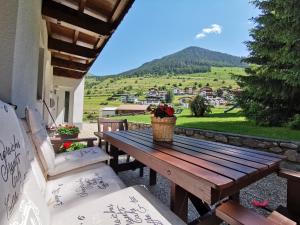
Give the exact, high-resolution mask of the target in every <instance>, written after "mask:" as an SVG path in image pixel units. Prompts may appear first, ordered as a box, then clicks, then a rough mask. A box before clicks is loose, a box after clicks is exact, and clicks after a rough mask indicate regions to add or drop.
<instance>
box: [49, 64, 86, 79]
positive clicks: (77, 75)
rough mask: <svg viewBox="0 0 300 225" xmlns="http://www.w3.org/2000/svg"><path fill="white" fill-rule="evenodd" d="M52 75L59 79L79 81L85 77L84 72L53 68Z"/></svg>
mask: <svg viewBox="0 0 300 225" xmlns="http://www.w3.org/2000/svg"><path fill="white" fill-rule="evenodd" d="M53 75H54V76H60V77H68V78H74V79H81V78H82V77H83V76H84V75H85V72H79V71H75V70H67V69H63V68H58V67H54V68H53Z"/></svg>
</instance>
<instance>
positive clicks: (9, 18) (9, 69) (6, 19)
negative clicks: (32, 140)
mask: <svg viewBox="0 0 300 225" xmlns="http://www.w3.org/2000/svg"><path fill="white" fill-rule="evenodd" d="M41 3H42V0H8V1H5V0H2V1H1V4H0V5H1V7H0V17H1V18H0V30H1V32H0V99H1V100H3V101H6V102H9V103H12V104H15V105H17V106H18V109H17V114H18V116H19V117H24V113H25V107H26V106H30V107H32V108H38V109H39V110H40V112H41V113H42V115H43V117H44V119H45V121H46V122H47V123H48V124H51V123H52V121H51V117H50V115H49V112H48V110H47V109H46V107H45V105H43V103H42V101H41V100H38V99H37V85H38V74H39V73H40V74H42V76H43V84H42V85H43V92H42V98H43V99H44V100H45V102H46V104H47V105H48V106H50V98H53V99H55V101H57V100H59V102H58V105H56V107H53V108H50V113H51V114H52V115H53V116H54V117H56V116H57V117H58V118H57V122H58V123H62V122H63V119H64V118H63V117H64V91H66V90H68V91H70V109H69V119H70V122H71V123H73V124H76V125H81V123H82V116H83V96H84V79H82V80H80V79H71V78H63V77H56V76H54V77H53V67H52V66H51V54H50V52H49V51H48V49H47V46H48V43H47V40H48V34H47V28H46V23H45V21H44V20H43V19H42V16H41ZM40 52H42V53H43V54H42V55H41V54H40ZM40 58H43V60H42V62H41V60H39V59H40ZM39 66H40V68H43V69H42V70H40V71H39ZM54 83H55V84H54ZM55 86H56V87H57V88H58V92H57V93H55V91H54V89H55Z"/></svg>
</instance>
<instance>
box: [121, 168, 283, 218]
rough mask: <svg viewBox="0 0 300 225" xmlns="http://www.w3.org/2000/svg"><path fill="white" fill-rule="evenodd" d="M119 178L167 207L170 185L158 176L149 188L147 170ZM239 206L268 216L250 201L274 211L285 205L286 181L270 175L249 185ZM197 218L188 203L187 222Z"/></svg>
mask: <svg viewBox="0 0 300 225" xmlns="http://www.w3.org/2000/svg"><path fill="white" fill-rule="evenodd" d="M119 176H120V178H121V179H122V181H123V182H124V183H125V184H126V185H127V186H132V185H140V184H142V185H146V186H147V188H148V189H149V190H150V192H151V193H152V194H153V195H155V196H156V197H157V198H158V199H160V200H161V201H162V202H163V203H164V204H166V205H168V206H169V204H170V203H169V199H170V183H169V181H168V180H167V179H166V178H164V177H162V176H160V175H158V177H157V184H156V185H155V186H149V185H148V181H149V169H148V168H145V172H144V177H139V170H135V171H125V172H121V173H119ZM240 199H241V204H242V205H244V206H246V207H247V208H252V209H254V210H255V211H257V212H258V213H260V214H263V215H268V212H267V211H266V210H262V209H257V208H253V206H252V204H251V200H253V199H256V200H259V201H262V200H265V199H268V200H269V202H270V203H269V208H270V209H272V210H274V209H276V208H277V207H278V206H279V205H284V206H285V204H286V181H285V179H282V178H280V177H278V176H277V175H276V174H271V175H269V176H267V177H265V178H263V179H261V180H260V181H258V182H256V183H253V184H251V185H249V186H248V187H246V188H244V189H242V190H241V193H240ZM197 217H199V215H198V213H197V211H196V210H195V208H194V207H193V206H192V204H191V203H190V202H189V210H188V220H189V221H192V220H194V219H196V218H197Z"/></svg>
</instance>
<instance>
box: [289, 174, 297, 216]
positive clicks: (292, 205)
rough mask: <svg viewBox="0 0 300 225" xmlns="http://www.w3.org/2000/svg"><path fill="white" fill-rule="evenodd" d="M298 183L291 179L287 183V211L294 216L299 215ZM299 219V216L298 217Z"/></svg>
mask: <svg viewBox="0 0 300 225" xmlns="http://www.w3.org/2000/svg"><path fill="white" fill-rule="evenodd" d="M299 191H300V182H299V181H295V180H292V179H288V181H287V209H288V211H289V212H290V213H292V214H294V215H300V194H299ZM299 217H300V216H299Z"/></svg>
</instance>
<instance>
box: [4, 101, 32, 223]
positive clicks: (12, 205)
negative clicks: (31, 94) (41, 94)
mask: <svg viewBox="0 0 300 225" xmlns="http://www.w3.org/2000/svg"><path fill="white" fill-rule="evenodd" d="M0 124H1V127H0V168H1V169H0V224H1V225H6V224H10V222H11V218H13V217H14V214H15V213H17V212H18V209H17V206H18V205H19V203H20V200H19V199H20V195H21V190H22V187H23V183H24V179H25V175H26V173H27V170H28V169H29V162H28V151H27V150H26V149H25V143H24V139H23V136H22V131H21V127H20V124H19V120H18V118H17V116H16V114H15V111H14V109H13V108H12V107H10V106H9V105H8V104H5V103H3V102H2V101H0Z"/></svg>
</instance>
